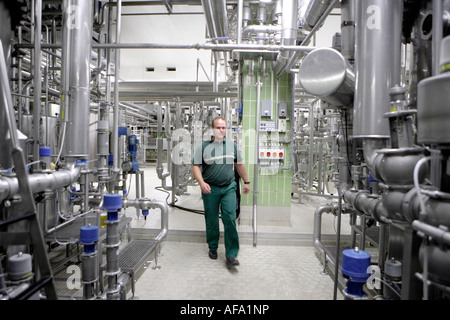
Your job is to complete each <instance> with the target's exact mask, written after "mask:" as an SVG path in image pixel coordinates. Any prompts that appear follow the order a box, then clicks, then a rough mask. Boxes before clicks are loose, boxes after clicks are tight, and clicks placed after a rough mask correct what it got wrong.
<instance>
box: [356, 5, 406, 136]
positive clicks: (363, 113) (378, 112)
mask: <svg viewBox="0 0 450 320" xmlns="http://www.w3.org/2000/svg"><path fill="white" fill-rule="evenodd" d="M402 17H403V1H402V0H391V1H385V0H361V1H357V3H356V29H355V36H356V42H355V45H356V46H355V48H356V49H355V70H356V87H357V88H358V90H356V91H355V99H354V129H353V135H354V137H355V138H369V139H384V140H387V139H389V121H387V120H386V119H385V118H384V114H385V113H386V112H388V111H389V107H390V99H389V90H390V88H392V87H393V86H395V85H398V84H400V75H401V36H402Z"/></svg>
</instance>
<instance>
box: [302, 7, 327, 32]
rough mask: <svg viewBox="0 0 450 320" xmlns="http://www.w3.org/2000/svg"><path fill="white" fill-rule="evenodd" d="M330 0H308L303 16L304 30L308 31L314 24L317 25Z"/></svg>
mask: <svg viewBox="0 0 450 320" xmlns="http://www.w3.org/2000/svg"><path fill="white" fill-rule="evenodd" d="M330 1H331V0H311V1H309V3H308V4H307V7H306V10H305V15H304V17H303V20H304V22H305V23H304V25H303V28H304V29H305V30H308V31H310V30H311V29H312V28H313V27H314V26H315V25H317V22H318V21H319V19H320V17H322V16H323V15H324V12H325V11H326V9H327V8H328V6H329V5H330Z"/></svg>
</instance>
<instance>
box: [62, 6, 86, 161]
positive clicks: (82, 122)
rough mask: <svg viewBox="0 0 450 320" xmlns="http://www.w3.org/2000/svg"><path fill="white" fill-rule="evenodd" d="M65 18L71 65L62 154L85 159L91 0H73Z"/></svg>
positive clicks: (65, 12) (64, 117) (67, 48)
mask: <svg viewBox="0 0 450 320" xmlns="http://www.w3.org/2000/svg"><path fill="white" fill-rule="evenodd" d="M64 14H65V15H66V17H65V18H66V23H65V25H64V28H69V32H68V34H69V39H67V40H66V41H67V42H68V46H67V47H66V48H64V49H63V50H70V65H69V70H65V72H68V75H67V76H66V79H68V80H67V81H68V82H69V84H68V90H69V97H65V99H70V100H69V107H68V110H67V113H68V114H65V115H63V120H67V132H66V136H65V138H66V140H65V143H64V147H65V155H66V156H72V157H81V158H87V157H88V154H89V136H88V133H89V104H90V89H89V82H90V66H89V64H90V61H91V51H92V44H91V43H92V40H91V38H92V14H93V6H92V3H91V2H90V1H82V0H74V1H72V2H71V5H70V6H69V8H67V11H64Z"/></svg>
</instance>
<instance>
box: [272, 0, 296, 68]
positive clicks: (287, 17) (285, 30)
mask: <svg viewBox="0 0 450 320" xmlns="http://www.w3.org/2000/svg"><path fill="white" fill-rule="evenodd" d="M297 14H298V1H297V0H283V14H282V22H281V26H282V27H281V45H295V42H296V40H297V27H298V23H297ZM292 55H293V53H291V52H286V51H282V52H280V53H279V54H278V56H277V60H276V61H275V64H274V65H273V70H274V72H275V74H277V75H280V74H281V71H282V70H284V68H285V66H286V65H287V63H288V61H289V59H290V58H291V57H292Z"/></svg>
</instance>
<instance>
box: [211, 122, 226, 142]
mask: <svg viewBox="0 0 450 320" xmlns="http://www.w3.org/2000/svg"><path fill="white" fill-rule="evenodd" d="M226 129H227V127H226V124H225V121H223V120H222V119H217V120H216V121H214V128H213V135H214V137H215V138H216V139H218V140H222V139H223V138H224V137H225V131H226Z"/></svg>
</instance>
